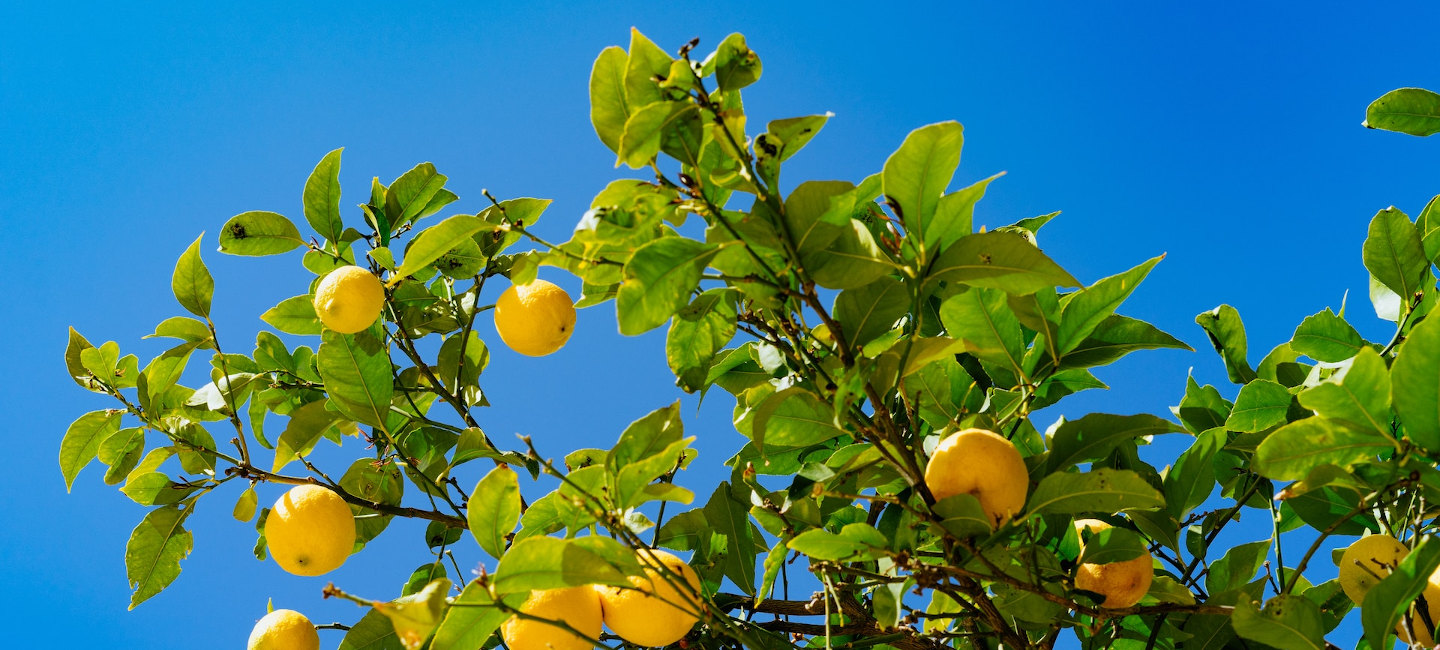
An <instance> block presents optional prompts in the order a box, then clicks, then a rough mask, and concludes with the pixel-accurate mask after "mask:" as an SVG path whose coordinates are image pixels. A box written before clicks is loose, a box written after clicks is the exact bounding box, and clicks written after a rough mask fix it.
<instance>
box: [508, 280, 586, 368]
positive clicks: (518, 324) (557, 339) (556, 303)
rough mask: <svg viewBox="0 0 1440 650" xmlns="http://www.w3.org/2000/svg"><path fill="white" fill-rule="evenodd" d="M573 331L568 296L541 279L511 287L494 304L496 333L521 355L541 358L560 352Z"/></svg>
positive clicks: (571, 309)
mask: <svg viewBox="0 0 1440 650" xmlns="http://www.w3.org/2000/svg"><path fill="white" fill-rule="evenodd" d="M574 329H575V303H573V302H571V300H570V294H567V293H565V290H564V289H561V288H560V287H558V286H555V285H554V284H551V283H549V282H546V281H544V280H535V281H534V282H531V283H530V284H526V285H520V286H515V285H511V287H510V288H509V289H506V290H505V292H504V293H502V294H500V299H499V300H496V301H495V331H496V332H499V333H500V340H502V341H504V342H505V345H508V346H510V349H511V350H514V351H516V352H519V353H520V354H523V355H526V356H531V357H543V356H545V355H547V354H550V353H551V352H554V351H556V350H559V349H560V347H561V346H563V345H565V342H566V341H568V340H570V333H571V332H572V331H574Z"/></svg>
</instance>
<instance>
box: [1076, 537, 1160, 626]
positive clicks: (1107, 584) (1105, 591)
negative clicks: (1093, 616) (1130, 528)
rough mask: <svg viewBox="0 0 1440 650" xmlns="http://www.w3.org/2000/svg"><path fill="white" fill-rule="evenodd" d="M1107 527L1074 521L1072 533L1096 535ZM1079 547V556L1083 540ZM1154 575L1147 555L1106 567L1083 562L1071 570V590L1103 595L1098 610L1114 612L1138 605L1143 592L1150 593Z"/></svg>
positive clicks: (1109, 564)
mask: <svg viewBox="0 0 1440 650" xmlns="http://www.w3.org/2000/svg"><path fill="white" fill-rule="evenodd" d="M1109 527H1110V524H1107V523H1105V522H1103V521H1100V520H1099V519H1077V520H1075V532H1077V533H1078V532H1084V531H1086V530H1088V531H1090V532H1092V533H1098V532H1100V531H1102V530H1105V529H1106V528H1109ZM1080 546H1081V549H1080V552H1081V553H1082V554H1083V553H1084V552H1085V549H1084V546H1085V544H1084V539H1083V537H1082V539H1081V544H1080ZM1154 575H1155V568H1154V565H1153V564H1152V562H1151V559H1150V554H1149V553H1146V554H1145V555H1141V556H1140V557H1137V558H1132V559H1129V560H1124V561H1121V562H1110V563H1108V564H1091V563H1088V562H1087V563H1083V564H1081V565H1080V566H1079V567H1078V568H1076V569H1075V588H1076V589H1082V590H1084V591H1093V592H1095V593H1097V594H1101V595H1103V596H1105V600H1104V602H1101V603H1100V606H1101V607H1105V608H1110V609H1118V608H1122V607H1129V606H1131V605H1134V604H1135V603H1138V602H1140V599H1141V598H1144V597H1145V594H1146V592H1148V591H1150V581H1151V580H1152V579H1153V578H1154Z"/></svg>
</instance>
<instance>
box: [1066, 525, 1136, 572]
mask: <svg viewBox="0 0 1440 650" xmlns="http://www.w3.org/2000/svg"><path fill="white" fill-rule="evenodd" d="M1082 536H1083V537H1084V538H1085V539H1084V544H1083V545H1082V548H1083V550H1082V551H1081V553H1080V557H1079V558H1077V559H1076V561H1077V562H1083V563H1086V564H1113V563H1115V562H1124V561H1126V560H1133V559H1135V558H1137V557H1142V556H1146V555H1149V554H1150V550H1149V548H1148V547H1147V546H1146V544H1145V540H1144V539H1142V538H1141V537H1140V535H1139V534H1137V533H1136V532H1135V531H1133V530H1130V529H1128V528H1119V527H1111V528H1106V529H1105V530H1102V531H1098V532H1094V533H1088V532H1087V533H1084V534H1083V535H1082Z"/></svg>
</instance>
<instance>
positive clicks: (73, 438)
mask: <svg viewBox="0 0 1440 650" xmlns="http://www.w3.org/2000/svg"><path fill="white" fill-rule="evenodd" d="M121 413H122V412H121V411H91V412H89V413H86V414H85V415H82V416H80V417H79V419H77V420H75V421H74V422H72V423H71V424H70V427H69V428H68V429H66V430H65V437H64V438H61V440H60V474H61V475H63V476H64V477H65V491H66V492H69V491H70V487H71V486H72V485H73V484H74V483H75V477H76V476H77V475H78V474H80V470H82V469H84V468H85V466H86V465H88V464H90V461H92V460H94V459H95V456H96V454H98V453H99V451H100V444H101V443H102V442H104V441H105V439H106V438H109V437H110V436H111V435H113V434H114V433H115V432H116V431H119V430H120V415H121Z"/></svg>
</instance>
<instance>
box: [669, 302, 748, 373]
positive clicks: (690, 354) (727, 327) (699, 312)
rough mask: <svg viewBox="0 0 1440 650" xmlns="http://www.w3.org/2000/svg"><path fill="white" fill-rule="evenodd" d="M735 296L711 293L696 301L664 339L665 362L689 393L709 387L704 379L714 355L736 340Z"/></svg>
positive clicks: (683, 313)
mask: <svg viewBox="0 0 1440 650" xmlns="http://www.w3.org/2000/svg"><path fill="white" fill-rule="evenodd" d="M735 295H736V294H735V292H734V291H733V290H730V289H720V288H716V289H710V290H707V291H705V292H704V293H702V294H700V295H698V296H696V297H695V299H694V300H692V301H690V304H689V305H688V306H686V307H685V308H684V309H681V310H680V311H679V312H676V314H675V318H674V319H672V320H671V321H670V331H669V333H668V334H667V335H666V337H665V361H666V362H667V363H668V364H669V365H670V370H671V371H673V372H674V373H675V376H676V377H678V378H679V379H680V386H681V387H682V388H684V389H686V390H698V389H701V388H703V387H704V386H705V385H706V382H705V377H706V374H707V371H708V370H709V368H710V362H711V361H712V360H713V359H714V358H715V353H717V352H719V351H720V349H721V348H723V347H725V344H726V343H729V342H730V339H732V338H734V336H735V327H736V326H735V319H736V317H737V316H738V314H739V312H738V310H737V308H736V304H735V302H736V301H735Z"/></svg>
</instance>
